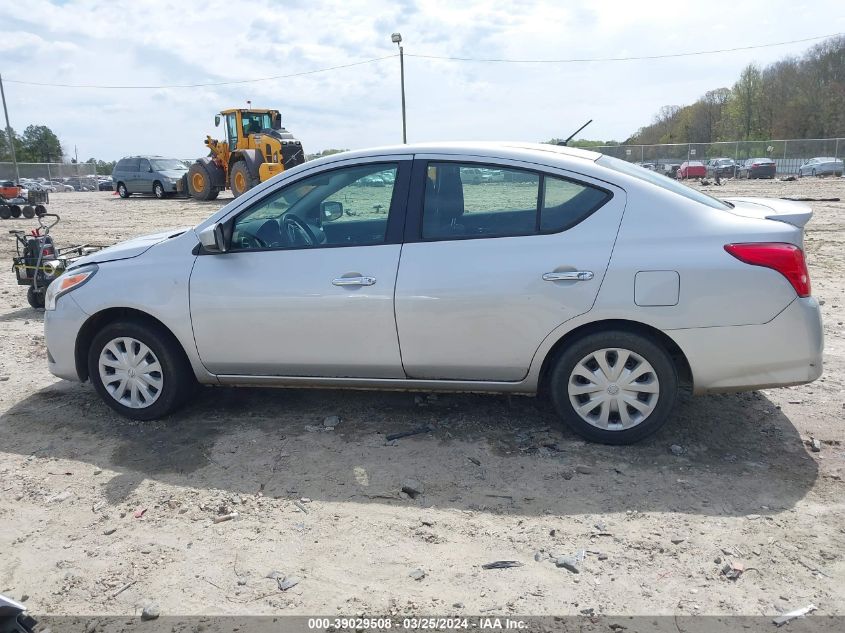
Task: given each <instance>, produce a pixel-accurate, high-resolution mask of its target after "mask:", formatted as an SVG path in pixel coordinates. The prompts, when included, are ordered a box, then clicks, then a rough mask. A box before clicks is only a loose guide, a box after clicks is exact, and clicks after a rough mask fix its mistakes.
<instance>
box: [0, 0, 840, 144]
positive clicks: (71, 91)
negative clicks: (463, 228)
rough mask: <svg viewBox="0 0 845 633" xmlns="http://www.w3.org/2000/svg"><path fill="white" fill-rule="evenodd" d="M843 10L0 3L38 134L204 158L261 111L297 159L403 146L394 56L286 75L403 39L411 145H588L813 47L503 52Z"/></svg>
mask: <svg viewBox="0 0 845 633" xmlns="http://www.w3.org/2000/svg"><path fill="white" fill-rule="evenodd" d="M843 7H845V5H843V1H842V0H812V1H804V0H789V2H780V1H779V0H746V1H745V2H726V1H725V0H718V1H715V2H697V3H691V2H686V3H685V2H681V3H675V2H669V1H667V0H663V1H660V2H637V1H634V0H627V1H622V2H611V1H607V2H604V1H602V0H593V1H592V2H589V3H587V2H581V1H569V0H566V1H564V0H556V1H548V2H547V1H542V0H537V1H533V0H508V1H506V2H499V1H498V0H483V1H480V2H476V1H475V0H461V1H456V0H449V1H447V0H394V1H392V2H378V1H375V0H346V1H335V2H331V1H324V2H321V1H319V0H285V1H272V0H265V1H263V2H238V1H234V0H202V2H197V1H194V0H66V1H60V0H54V1H53V2H49V1H48V0H26V2H23V3H22V2H20V0H0V15H2V16H3V20H2V22H3V26H4V36H3V37H2V38H0V73H2V75H3V78H4V80H6V82H7V83H6V98H7V101H8V105H9V110H10V118H11V123H12V126H13V127H14V128H15V129H17V130H19V131H20V130H22V129H23V128H24V127H26V125H28V124H30V123H37V124H46V125H49V126H50V127H51V128H52V129H53V130H54V131H56V132H57V133H58V134H59V137H60V138H61V140H62V143H63V145H64V147H65V149H66V151H68V150H69V151H70V152H71V153H72V152H73V148H74V146H76V147H78V151H79V157H80V159H82V160H87V159H88V158H90V157H97V158H102V159H115V158H119V157H120V156H122V155H126V154H132V153H154V154H164V155H170V156H178V157H185V158H188V157H195V156H198V155H202V154H204V152H203V145H202V141H203V139H204V138H205V135H206V134H212V135H214V134H215V133H217V134H220V133H221V132H222V128H221V129H220V130H215V128H214V123H213V119H214V114H215V113H216V112H218V111H219V110H221V109H223V108H227V107H233V106H240V105H245V103H246V101H247V100H251V101H252V103H253V104H254V105H255V106H262V107H273V108H277V109H280V110H281V111H282V113H283V121H284V123H285V125H286V126H288V127H289V128H290V129H291V130H292V131H293V132H294V133H295V134H296V135H297V136H298V137H299V138H300V139H301V140H302V142H303V144H304V145H305V148H306V151H307V152H316V151H319V150H322V149H325V148H329V147H343V148H357V147H367V146H371V145H382V144H389V143H394V142H398V141H401V114H400V112H401V111H400V91H399V60H398V58H395V57H391V58H389V59H384V60H381V61H376V62H372V63H367V64H362V65H357V66H353V67H349V68H344V69H338V70H334V71H330V72H323V73H316V74H309V75H303V76H300V77H294V78H287V79H277V80H272V81H262V82H256V83H243V84H237V85H228V86H215V87H200V88H162V87H157V88H156V87H153V88H145V89H138V90H115V89H104V88H87V89H86V88H59V87H38V86H29V85H23V84H20V83H12V81H10V80H19V81H30V82H39V83H48V84H57V83H63V84H96V85H104V86H115V85H131V86H139V85H143V86H173V85H175V84H196V83H212V82H226V81H238V80H244V79H254V78H262V77H271V76H277V75H290V74H294V73H301V72H305V71H311V70H315V69H320V68H326V67H331V66H338V65H344V64H351V63H354V62H358V61H363V60H367V59H372V58H379V57H385V56H390V55H394V54H395V53H396V46H395V45H394V44H392V43H391V41H390V34H391V33H392V32H394V31H399V32H401V33H402V36H403V38H404V45H405V53H406V58H405V71H406V72H405V75H406V92H407V104H408V138H409V141H431V140H457V139H483V140H494V139H519V140H537V141H540V140H546V139H548V138H551V137H561V136H568V134H569V133H570V132H572V131H574V129H575V128H577V127H578V126H580V125H581V123H583V122H585V121H586V120H587V119H590V118H592V119H593V120H594V122H593V124H592V125H591V126H590V127H589V128H588V129H587V130H586V131H585V132H584V136H586V137H589V138H602V139H610V138H615V139H624V138H625V137H627V136H628V135H630V134H631V133H633V132H634V131H635V130H636V129H637V128H638V127H640V126H641V125H644V124H646V123H648V122H650V120H651V119H652V117H653V115H654V113H655V112H656V111H657V110H658V108H659V107H660V106H662V105H667V104H684V103H689V102H690V101H693V100H694V99H696V98H697V97H698V96H700V95H701V94H703V93H704V92H705V91H707V90H709V89H712V88H717V87H720V86H729V85H730V84H731V83H732V82H733V81H734V79H735V78H736V77H737V75H738V73H739V71H740V69H741V68H742V67H743V66H744V65H746V64H747V63H749V62H757V63H759V64H766V63H769V62H772V61H774V60H777V59H779V58H780V57H782V56H785V55H788V54H800V53H801V52H802V51H803V50H805V49H806V48H807V47H809V46H811V45H812V44H813V43H814V42H808V43H804V44H791V45H786V46H776V47H771V48H761V49H756V50H749V51H743V52H733V53H721V54H716V55H702V56H697V57H682V58H675V59H664V60H647V61H646V60H642V61H624V62H588V63H567V64H552V63H543V64H502V63H489V62H487V63H485V62H454V61H441V60H432V59H426V58H421V57H410V56H409V55H410V54H416V55H436V56H452V57H473V58H508V59H521V60H524V59H541V60H548V59H570V58H596V57H626V56H646V55H660V54H670V53H681V52H688V51H702V50H713V49H724V48H733V47H740V46H749V45H757V44H767V43H773V42H782V41H786V40H797V39H802V38H810V37H815V36H820V35H826V34H832V33H837V32H843V31H845V9H843Z"/></svg>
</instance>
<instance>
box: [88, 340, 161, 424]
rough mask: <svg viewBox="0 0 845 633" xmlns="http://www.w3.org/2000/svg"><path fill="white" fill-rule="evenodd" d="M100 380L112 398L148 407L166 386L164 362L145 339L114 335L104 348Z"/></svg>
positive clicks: (127, 403)
mask: <svg viewBox="0 0 845 633" xmlns="http://www.w3.org/2000/svg"><path fill="white" fill-rule="evenodd" d="M99 366H100V380H102V381H103V386H104V387H105V388H106V391H108V392H109V394H110V395H111V397H112V398H114V399H115V400H117V401H118V402H119V403H120V404H122V405H124V406H126V407H130V408H132V409H144V408H146V407H148V406H150V405H151V404H152V403H154V402H155V401H156V400H158V397H159V396H160V395H161V389H162V387H164V373H163V372H162V369H161V363H160V362H159V360H158V358H156V355H155V354H153V352H152V350H151V349H150V348H149V347H147V346H146V345H145V344H144V343H142V342H141V341H139V340H137V339H134V338H131V337H128V336H123V337H120V338H116V339H112V340H111V341H109V342H108V343H107V344H106V345H105V347H103V349H102V351H101V352H100V361H99Z"/></svg>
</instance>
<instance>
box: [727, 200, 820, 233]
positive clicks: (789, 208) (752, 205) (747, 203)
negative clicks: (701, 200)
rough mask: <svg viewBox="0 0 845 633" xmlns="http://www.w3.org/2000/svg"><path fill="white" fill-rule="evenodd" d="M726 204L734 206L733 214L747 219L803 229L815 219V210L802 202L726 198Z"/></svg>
mask: <svg viewBox="0 0 845 633" xmlns="http://www.w3.org/2000/svg"><path fill="white" fill-rule="evenodd" d="M725 202H729V203H731V204H732V205H733V208H732V209H731V210H730V211H731V213H734V214H736V215H741V216H743V217H746V218H760V219H766V220H775V221H776V222H784V223H786V224H791V225H792V226H796V227H798V228H799V229H803V228H804V227H805V226H806V224H807V222H809V221H810V218H812V217H813V210H812V209H811V208H810V207H809V206H807V205H806V204H802V203H801V202H793V201H792V200H779V199H777V198H725Z"/></svg>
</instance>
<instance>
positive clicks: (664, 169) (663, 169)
mask: <svg viewBox="0 0 845 633" xmlns="http://www.w3.org/2000/svg"><path fill="white" fill-rule="evenodd" d="M680 168H681V165H680V164H679V163H663V164H662V165H659V166H658V173H660V174H663V175H664V176H668V177H669V178H677V174H678V170H679V169H680Z"/></svg>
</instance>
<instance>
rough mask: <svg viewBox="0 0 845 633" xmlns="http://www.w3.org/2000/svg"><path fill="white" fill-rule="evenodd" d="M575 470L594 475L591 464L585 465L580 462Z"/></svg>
mask: <svg viewBox="0 0 845 633" xmlns="http://www.w3.org/2000/svg"><path fill="white" fill-rule="evenodd" d="M575 472H576V473H580V474H582V475H592V474H593V469H592V468H590V467H589V466H584V465H583V464H579V465H577V466H576V467H575Z"/></svg>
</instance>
